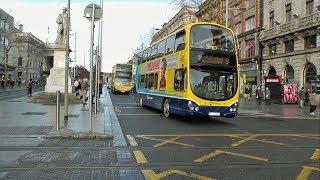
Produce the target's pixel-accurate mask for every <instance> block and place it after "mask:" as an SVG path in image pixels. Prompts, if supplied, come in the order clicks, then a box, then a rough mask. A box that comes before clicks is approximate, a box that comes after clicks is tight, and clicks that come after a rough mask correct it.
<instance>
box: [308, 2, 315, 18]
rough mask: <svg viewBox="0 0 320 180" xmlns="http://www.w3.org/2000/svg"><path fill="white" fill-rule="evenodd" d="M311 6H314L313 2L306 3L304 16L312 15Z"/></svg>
mask: <svg viewBox="0 0 320 180" xmlns="http://www.w3.org/2000/svg"><path fill="white" fill-rule="evenodd" d="M313 5H314V2H313V0H307V1H306V15H307V16H308V15H311V14H313Z"/></svg>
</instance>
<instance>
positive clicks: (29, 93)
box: [27, 79, 33, 97]
mask: <svg viewBox="0 0 320 180" xmlns="http://www.w3.org/2000/svg"><path fill="white" fill-rule="evenodd" d="M32 87H33V81H32V79H31V80H30V81H29V82H28V85H27V88H28V95H29V97H31V96H32Z"/></svg>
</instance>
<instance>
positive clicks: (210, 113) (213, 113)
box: [209, 112, 220, 116]
mask: <svg viewBox="0 0 320 180" xmlns="http://www.w3.org/2000/svg"><path fill="white" fill-rule="evenodd" d="M209 116H220V113H219V112H209Z"/></svg>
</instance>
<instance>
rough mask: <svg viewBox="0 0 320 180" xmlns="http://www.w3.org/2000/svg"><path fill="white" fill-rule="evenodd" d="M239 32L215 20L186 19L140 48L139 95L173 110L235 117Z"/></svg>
mask: <svg viewBox="0 0 320 180" xmlns="http://www.w3.org/2000/svg"><path fill="white" fill-rule="evenodd" d="M236 44H237V43H236V38H235V35H234V34H233V32H232V31H231V30H230V29H228V28H226V27H224V26H221V25H218V24H216V23H208V22H200V23H191V24H187V25H186V26H185V27H184V28H182V29H180V30H178V31H176V32H174V33H172V34H170V35H169V36H167V37H165V38H163V39H161V40H159V41H158V42H155V43H153V44H152V45H151V46H150V47H148V48H146V49H144V50H143V51H142V52H140V53H139V54H138V57H139V58H138V64H137V67H136V77H135V78H136V84H135V86H136V87H135V88H136V96H137V97H136V98H137V99H139V104H140V105H141V106H150V107H153V108H157V109H160V110H162V111H163V113H164V115H165V116H166V117H169V116H170V114H178V115H188V116H189V115H194V116H209V117H235V116H237V114H238V99H239V87H238V84H239V73H238V55H237V47H236V46H237V45H236Z"/></svg>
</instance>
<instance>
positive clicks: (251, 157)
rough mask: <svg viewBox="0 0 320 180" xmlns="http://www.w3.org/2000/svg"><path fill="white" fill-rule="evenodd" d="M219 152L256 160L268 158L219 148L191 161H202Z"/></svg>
mask: <svg viewBox="0 0 320 180" xmlns="http://www.w3.org/2000/svg"><path fill="white" fill-rule="evenodd" d="M220 154H229V155H234V156H240V157H246V158H249V159H255V160H258V161H268V159H266V158H261V157H257V156H251V155H247V154H239V153H233V152H228V151H221V150H216V151H214V152H213V153H210V154H208V155H205V156H203V157H201V158H198V159H196V160H194V161H193V162H198V163H200V162H203V161H206V160H208V159H211V158H213V157H216V156H218V155H220Z"/></svg>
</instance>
